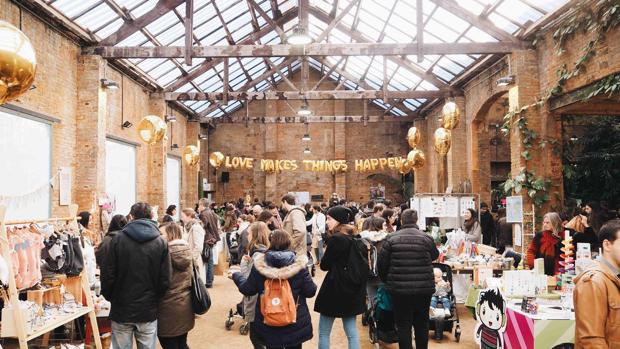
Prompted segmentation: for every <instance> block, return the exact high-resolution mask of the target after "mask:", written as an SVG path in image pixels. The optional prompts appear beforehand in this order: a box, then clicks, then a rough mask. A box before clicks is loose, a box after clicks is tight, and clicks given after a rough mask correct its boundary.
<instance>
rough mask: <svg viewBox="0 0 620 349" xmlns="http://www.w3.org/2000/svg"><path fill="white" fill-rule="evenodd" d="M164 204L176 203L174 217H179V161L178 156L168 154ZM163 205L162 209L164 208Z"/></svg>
mask: <svg viewBox="0 0 620 349" xmlns="http://www.w3.org/2000/svg"><path fill="white" fill-rule="evenodd" d="M166 200H167V201H166V204H167V205H176V206H177V214H176V216H175V217H174V218H175V219H179V212H180V211H181V204H180V203H181V161H180V160H179V159H178V158H175V157H172V156H168V159H167V161H166ZM166 208H167V206H166V207H164V209H166Z"/></svg>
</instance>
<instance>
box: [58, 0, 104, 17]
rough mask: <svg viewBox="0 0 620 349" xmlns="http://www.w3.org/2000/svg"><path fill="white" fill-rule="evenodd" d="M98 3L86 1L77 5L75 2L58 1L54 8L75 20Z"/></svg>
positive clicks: (91, 0)
mask: <svg viewBox="0 0 620 349" xmlns="http://www.w3.org/2000/svg"><path fill="white" fill-rule="evenodd" d="M97 2H98V1H97V0H84V1H80V2H79V3H77V4H76V3H75V0H58V1H56V2H54V3H53V4H52V6H54V7H55V8H57V9H58V10H60V11H62V12H63V13H64V14H65V15H66V16H67V17H69V18H73V17H75V16H77V15H78V14H80V13H82V12H84V10H86V9H88V8H89V7H91V6H93V5H94V4H96V3H97Z"/></svg>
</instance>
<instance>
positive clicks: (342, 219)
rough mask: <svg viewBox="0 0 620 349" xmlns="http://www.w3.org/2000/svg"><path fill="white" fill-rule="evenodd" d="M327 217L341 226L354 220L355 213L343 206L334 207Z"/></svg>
mask: <svg viewBox="0 0 620 349" xmlns="http://www.w3.org/2000/svg"><path fill="white" fill-rule="evenodd" d="M327 215H328V216H330V217H332V218H333V219H335V220H336V221H338V223H340V224H349V223H351V221H352V220H353V213H352V212H351V210H350V209H348V208H347V207H344V206H342V205H338V206H334V207H332V208H330V209H329V210H328V211H327Z"/></svg>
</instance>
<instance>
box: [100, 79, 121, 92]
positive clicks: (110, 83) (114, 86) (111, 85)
mask: <svg viewBox="0 0 620 349" xmlns="http://www.w3.org/2000/svg"><path fill="white" fill-rule="evenodd" d="M101 87H103V88H105V89H108V90H118V82H116V81H114V80H110V79H101Z"/></svg>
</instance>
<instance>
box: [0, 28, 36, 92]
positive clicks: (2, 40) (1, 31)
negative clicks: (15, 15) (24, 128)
mask: <svg viewBox="0 0 620 349" xmlns="http://www.w3.org/2000/svg"><path fill="white" fill-rule="evenodd" d="M36 70H37V58H36V56H35V52H34V48H33V47H32V44H31V43H30V40H29V39H28V37H27V36H26V35H25V34H24V33H22V32H21V31H20V30H19V29H17V28H15V27H14V26H12V25H11V24H9V23H8V22H5V21H0V104H4V103H6V102H8V101H11V100H14V99H16V98H17V97H19V96H21V95H22V94H24V93H25V92H26V91H28V89H29V88H30V86H32V82H33V81H34V75H35V73H36Z"/></svg>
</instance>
